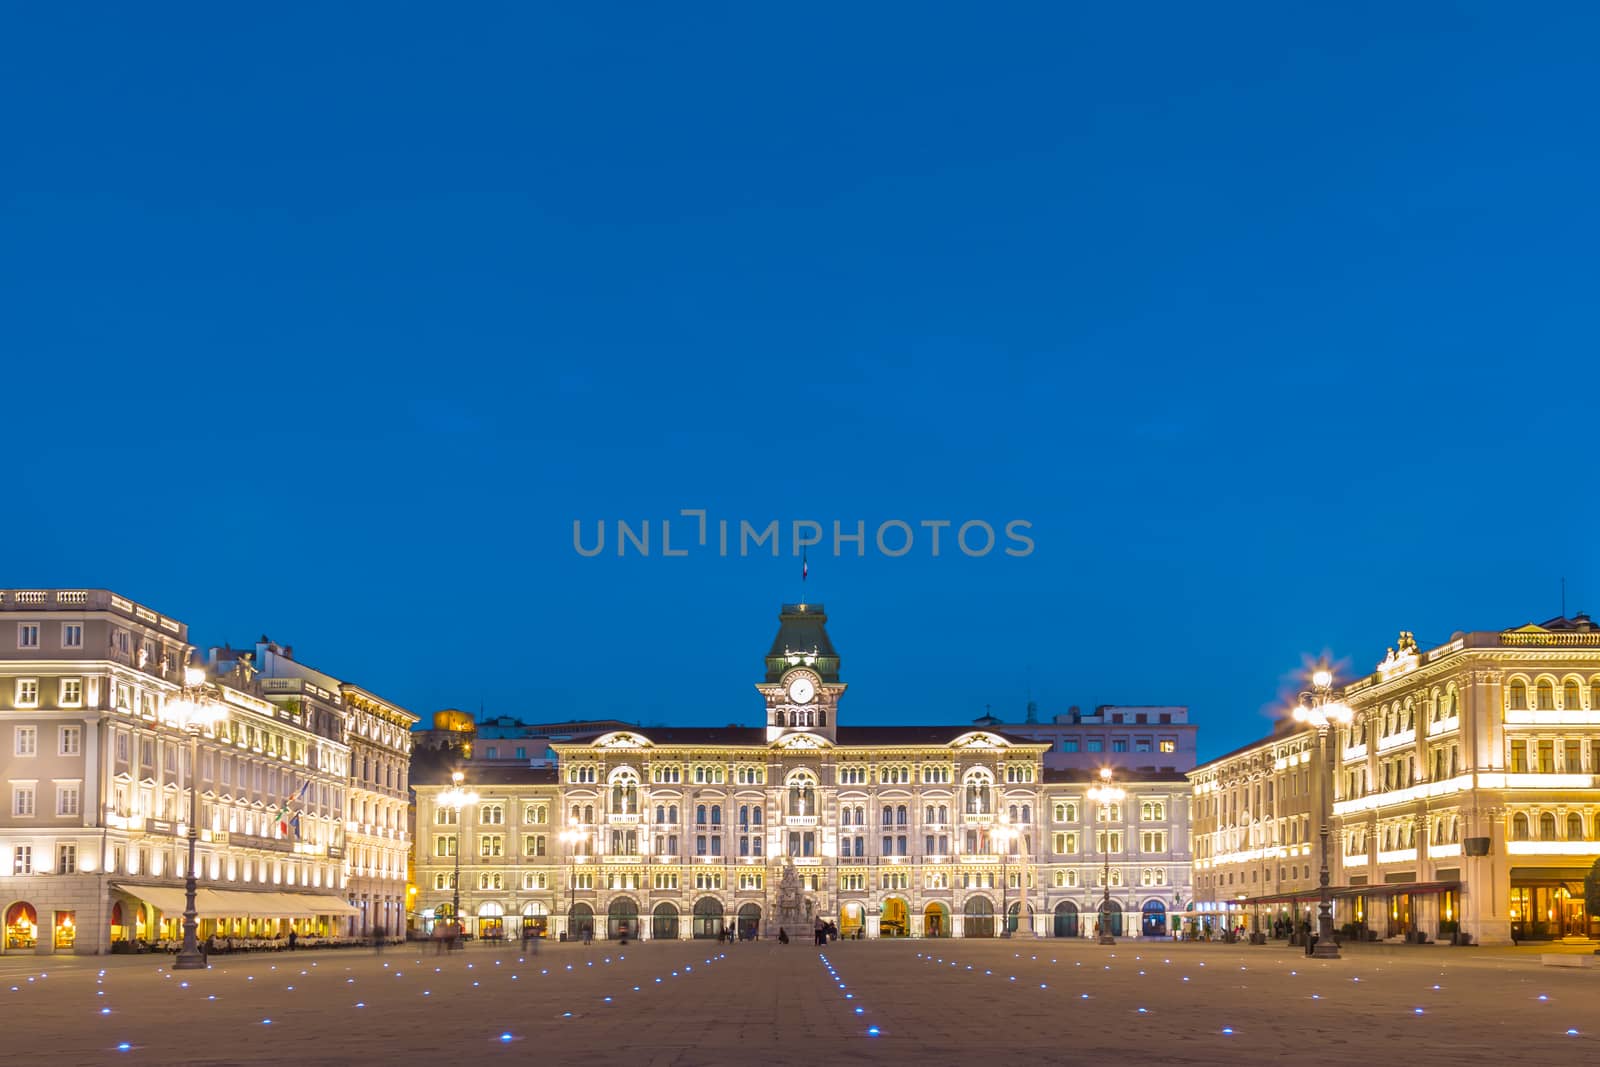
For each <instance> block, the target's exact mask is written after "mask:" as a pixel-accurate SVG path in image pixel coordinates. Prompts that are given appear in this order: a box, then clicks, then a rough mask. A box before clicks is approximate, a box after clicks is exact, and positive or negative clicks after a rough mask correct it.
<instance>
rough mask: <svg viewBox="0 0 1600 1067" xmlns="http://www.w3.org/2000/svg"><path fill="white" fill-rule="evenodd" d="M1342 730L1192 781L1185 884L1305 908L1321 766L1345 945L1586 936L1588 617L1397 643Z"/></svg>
mask: <svg viewBox="0 0 1600 1067" xmlns="http://www.w3.org/2000/svg"><path fill="white" fill-rule="evenodd" d="M1342 700H1343V701H1344V703H1345V704H1346V705H1348V706H1349V708H1350V709H1351V711H1352V713H1353V721H1352V722H1351V724H1350V725H1349V726H1348V727H1338V728H1336V729H1333V730H1330V732H1329V736H1328V739H1327V748H1328V749H1329V751H1328V752H1327V753H1323V752H1322V751H1321V745H1320V744H1319V739H1318V736H1317V733H1316V731H1314V730H1308V729H1305V728H1303V727H1301V726H1300V725H1299V724H1298V723H1285V724H1283V725H1282V726H1281V727H1280V729H1279V731H1278V732H1277V733H1275V734H1274V735H1273V736H1272V737H1270V738H1268V739H1265V740H1263V741H1260V742H1257V743H1255V744H1253V745H1248V746H1246V747H1245V748H1243V749H1240V750H1238V751H1237V752H1233V753H1229V754H1228V755H1226V756H1223V757H1221V758H1219V759H1216V760H1213V761H1211V762H1210V763H1207V764H1204V765H1202V766H1200V767H1198V768H1196V769H1195V770H1194V771H1193V772H1191V773H1190V775H1189V777H1190V780H1191V782H1192V783H1193V786H1194V797H1195V830H1196V851H1197V858H1196V878H1197V884H1198V889H1199V894H1200V896H1201V897H1202V899H1203V900H1204V901H1205V902H1207V903H1208V904H1211V905H1212V906H1215V907H1219V908H1220V907H1227V908H1233V909H1242V910H1245V911H1246V912H1256V911H1258V910H1261V909H1265V910H1266V911H1268V912H1272V911H1274V910H1279V909H1282V910H1289V911H1292V912H1293V913H1295V914H1298V915H1299V916H1300V917H1302V918H1304V917H1305V916H1306V914H1307V913H1308V911H1310V910H1312V909H1314V907H1315V902H1316V899H1317V895H1318V888H1317V886H1318V879H1317V872H1316V864H1317V863H1318V844H1317V835H1318V832H1319V829H1320V825H1321V820H1320V817H1319V812H1320V810H1321V809H1320V808H1319V805H1318V798H1319V796H1321V795H1322V794H1321V792H1320V790H1321V788H1322V787H1321V786H1320V785H1319V782H1321V781H1324V779H1322V776H1323V775H1326V774H1327V773H1328V771H1329V764H1330V763H1331V764H1332V767H1331V769H1332V786H1333V793H1332V802H1331V821H1330V824H1329V825H1330V828H1331V833H1330V839H1329V868H1330V874H1331V881H1332V884H1333V887H1334V890H1333V896H1334V917H1335V918H1334V921H1335V923H1336V924H1337V925H1339V926H1342V927H1345V928H1346V934H1347V935H1355V936H1361V937H1367V938H1376V939H1389V938H1415V937H1418V936H1426V937H1428V938H1429V939H1433V940H1439V939H1444V940H1448V939H1450V938H1451V937H1453V936H1456V935H1458V934H1465V935H1469V936H1470V937H1472V938H1473V939H1474V940H1475V941H1476V942H1478V943H1480V944H1500V943H1509V942H1510V941H1511V940H1513V939H1516V940H1553V939H1558V938H1563V937H1586V936H1593V934H1594V933H1595V932H1596V930H1597V928H1600V923H1597V918H1600V917H1596V916H1593V915H1590V914H1589V913H1588V911H1587V909H1586V908H1585V906H1584V894H1583V880H1584V875H1585V874H1586V873H1587V871H1588V870H1589V868H1590V866H1591V865H1592V864H1593V863H1594V861H1595V859H1596V858H1597V857H1600V626H1596V625H1595V623H1594V622H1593V621H1592V620H1591V619H1589V618H1588V617H1587V616H1584V615H1578V616H1576V617H1574V618H1570V619H1569V618H1555V619H1550V620H1548V621H1546V622H1543V623H1540V624H1528V625H1525V626H1520V627H1516V628H1514V629H1509V630H1500V631H1477V632H1472V633H1456V634H1454V635H1452V637H1451V639H1450V640H1449V641H1446V642H1445V643H1443V644H1441V645H1439V646H1437V647H1435V648H1431V649H1422V648H1419V647H1418V646H1417V644H1416V642H1415V640H1414V639H1413V638H1412V635H1411V634H1410V633H1409V632H1405V633H1402V634H1401V635H1400V640H1399V641H1398V643H1397V645H1396V647H1395V648H1391V649H1389V652H1388V655H1387V656H1385V658H1384V659H1383V660H1382V661H1381V662H1379V663H1378V665H1377V667H1376V668H1375V669H1374V670H1373V672H1372V673H1370V674H1368V675H1367V676H1366V677H1363V678H1359V679H1357V680H1355V681H1353V682H1351V683H1349V684H1348V685H1347V686H1345V688H1344V690H1343V693H1342Z"/></svg>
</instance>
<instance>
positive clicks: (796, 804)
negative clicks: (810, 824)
mask: <svg viewBox="0 0 1600 1067" xmlns="http://www.w3.org/2000/svg"><path fill="white" fill-rule="evenodd" d="M816 813H817V787H816V779H814V778H812V777H811V775H810V774H808V773H806V772H803V771H802V772H799V773H797V774H796V775H795V776H794V777H792V778H790V779H789V814H790V815H815V814H816Z"/></svg>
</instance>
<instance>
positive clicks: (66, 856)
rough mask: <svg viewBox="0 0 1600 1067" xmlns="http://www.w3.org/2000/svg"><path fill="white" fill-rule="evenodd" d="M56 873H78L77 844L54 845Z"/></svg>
mask: <svg viewBox="0 0 1600 1067" xmlns="http://www.w3.org/2000/svg"><path fill="white" fill-rule="evenodd" d="M56 873H57V874H77V873H78V846H77V845H57V846H56Z"/></svg>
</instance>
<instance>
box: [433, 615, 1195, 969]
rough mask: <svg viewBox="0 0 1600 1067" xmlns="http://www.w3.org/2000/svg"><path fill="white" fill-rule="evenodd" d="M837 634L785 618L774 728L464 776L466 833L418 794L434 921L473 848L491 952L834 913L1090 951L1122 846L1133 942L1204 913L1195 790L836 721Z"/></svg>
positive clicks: (994, 743)
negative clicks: (1195, 911) (495, 945)
mask: <svg viewBox="0 0 1600 1067" xmlns="http://www.w3.org/2000/svg"><path fill="white" fill-rule="evenodd" d="M825 621H826V616H825V614H823V611H822V606H821V605H815V604H812V605H786V606H785V607H784V609H783V611H782V612H781V613H780V620H779V633H778V636H777V638H776V639H775V641H774V642H773V646H772V648H771V650H770V651H769V653H768V655H767V661H766V662H767V672H766V675H765V677H764V679H763V680H762V681H761V682H759V683H757V690H758V692H759V693H760V695H761V697H762V700H763V704H764V705H765V719H766V721H765V724H764V725H757V726H749V727H738V726H734V727H726V728H713V729H700V728H649V729H628V730H617V731H612V732H609V733H607V734H604V735H602V736H600V737H598V738H594V739H592V740H589V741H574V742H572V743H557V744H555V745H553V746H552V747H553V749H554V751H555V752H556V754H557V760H556V762H555V764H554V765H553V766H546V767H524V768H514V767H513V768H508V767H505V766H503V765H502V766H493V765H488V764H485V763H482V762H478V761H472V760H468V761H465V762H464V763H463V764H461V770H462V772H463V775H464V779H465V782H464V784H465V786H466V787H468V788H470V789H473V790H474V791H475V792H477V794H478V802H477V803H476V804H475V805H473V806H471V807H470V808H468V809H467V810H466V811H465V812H464V813H463V815H462V821H461V823H460V824H459V825H457V824H456V822H455V814H454V812H453V811H452V810H451V809H449V808H447V807H441V806H440V804H439V802H438V797H439V793H440V792H441V790H443V789H444V788H447V787H448V784H449V783H448V781H447V780H445V779H446V775H444V774H440V775H439V776H438V778H437V780H434V781H427V782H424V781H420V780H419V781H418V782H417V783H416V794H417V825H418V831H417V836H418V841H417V859H416V868H417V884H418V898H417V916H416V917H417V921H418V924H419V925H420V926H421V927H422V928H424V929H427V928H429V926H430V925H431V924H432V923H433V922H435V921H436V920H438V919H439V918H440V917H442V916H445V915H448V913H449V910H450V908H451V907H452V903H453V896H454V892H453V887H452V881H451V879H452V875H453V872H454V868H455V855H454V852H453V850H454V849H457V848H459V849H460V861H461V886H460V895H461V910H462V913H463V919H464V922H465V924H466V926H467V929H468V930H469V931H470V932H472V933H474V934H475V935H476V936H480V937H515V936H518V935H519V934H520V931H521V929H522V926H523V922H524V919H525V918H526V920H527V922H528V925H530V926H532V927H533V928H534V929H538V930H544V931H546V932H548V933H550V934H552V935H555V936H560V935H561V934H563V933H567V932H569V931H570V932H573V933H577V932H578V931H581V930H582V929H583V928H584V927H586V926H587V927H589V928H591V929H592V931H593V932H594V934H595V935H596V936H599V937H615V936H620V935H621V933H622V931H623V930H624V929H626V930H628V931H629V932H630V933H631V935H632V936H643V937H646V938H666V939H672V938H692V937H716V936H720V935H722V934H723V933H724V932H727V931H736V932H737V934H738V936H744V937H750V936H761V937H771V936H775V935H776V933H777V931H778V929H779V927H780V926H783V927H785V928H786V929H789V932H790V933H791V934H794V933H799V934H800V935H801V936H803V935H804V933H805V932H807V931H808V930H809V929H810V927H811V925H812V923H813V922H814V921H815V920H816V919H817V918H822V919H825V920H828V921H832V922H834V923H836V924H837V925H838V926H839V929H840V932H841V934H842V935H843V936H846V937H849V936H854V935H856V934H857V933H858V932H859V933H860V934H861V936H865V937H897V936H899V937H904V936H909V937H950V936H956V937H960V936H969V937H970V936H977V937H991V936H998V935H999V934H1001V932H1002V931H1003V929H1004V928H1005V927H1006V926H1008V925H1009V926H1010V927H1011V929H1012V930H1013V931H1014V932H1018V933H1020V934H1023V935H1028V934H1037V935H1041V936H1049V935H1052V934H1059V935H1061V936H1082V935H1086V934H1088V933H1090V932H1092V930H1093V922H1092V917H1093V915H1094V914H1095V913H1097V912H1098V910H1099V908H1100V903H1101V899H1102V892H1103V891H1102V888H1101V883H1102V875H1103V874H1104V873H1105V866H1106V865H1105V863H1104V860H1105V858H1106V856H1105V852H1104V851H1103V850H1104V849H1111V850H1112V854H1111V860H1112V862H1111V864H1110V873H1111V877H1112V883H1113V884H1112V894H1111V895H1112V900H1113V901H1114V903H1115V904H1116V905H1117V907H1118V909H1119V913H1120V914H1122V915H1124V916H1126V920H1125V924H1124V925H1125V928H1126V930H1127V932H1129V933H1136V932H1138V930H1139V929H1140V928H1141V926H1142V923H1141V921H1140V920H1138V919H1136V918H1135V916H1142V915H1145V914H1148V915H1149V916H1150V918H1151V924H1150V926H1149V928H1148V929H1149V931H1150V932H1152V933H1155V934H1164V933H1165V932H1166V930H1167V926H1166V923H1165V915H1166V913H1168V912H1170V911H1172V910H1174V909H1175V908H1177V907H1181V906H1182V904H1184V903H1186V902H1187V901H1188V899H1189V898H1190V881H1189V872H1190V862H1189V860H1190V857H1189V851H1188V845H1189V842H1188V834H1187V820H1188V809H1189V790H1188V786H1187V783H1186V781H1185V780H1184V779H1183V778H1182V777H1181V776H1180V775H1167V776H1149V777H1147V778H1143V779H1131V780H1128V781H1125V782H1124V783H1123V784H1124V786H1125V787H1126V788H1127V789H1128V797H1127V799H1126V801H1125V802H1124V804H1123V805H1121V806H1120V807H1119V808H1118V809H1117V810H1115V811H1111V810H1107V811H1101V810H1099V809H1097V808H1096V807H1095V806H1094V805H1092V804H1090V803H1088V801H1087V799H1086V794H1085V789H1086V787H1087V786H1088V785H1089V776H1088V775H1087V774H1074V773H1072V772H1060V773H1059V774H1058V773H1056V772H1051V773H1050V774H1048V775H1047V773H1046V771H1045V768H1044V765H1043V755H1044V753H1045V752H1046V750H1047V749H1048V747H1049V746H1048V745H1047V744H1043V743H1034V742H1030V741H1027V740H1024V739H1021V738H1017V737H1013V736H1009V735H1007V734H1005V733H1002V732H1000V731H997V730H988V729H981V728H980V729H974V728H971V727H948V726H945V727H940V726H881V727H880V726H852V725H849V724H848V723H841V721H840V718H839V715H840V705H841V699H840V698H841V696H842V694H843V692H844V689H845V686H844V684H843V682H842V681H840V679H839V675H838V657H837V656H836V654H835V653H834V652H833V648H832V645H831V642H830V641H829V639H828V636H827V633H826V631H825V629H824V623H825ZM1174 825H1180V826H1181V827H1182V830H1181V832H1174ZM791 872H792V873H791ZM786 877H787V878H791V879H792V883H791V884H792V885H793V887H794V888H793V890H789V891H786V889H785V879H786ZM786 894H788V896H787V898H786ZM1002 915H1006V916H1009V921H1008V922H1002V920H1001V918H1000V916H1002ZM797 923H798V925H800V926H801V929H800V930H799V931H796V930H794V929H792V928H791V927H793V926H795V925H796V924H797Z"/></svg>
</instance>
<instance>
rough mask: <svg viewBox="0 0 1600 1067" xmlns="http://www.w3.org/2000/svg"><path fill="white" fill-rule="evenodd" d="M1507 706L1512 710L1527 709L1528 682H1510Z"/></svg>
mask: <svg viewBox="0 0 1600 1067" xmlns="http://www.w3.org/2000/svg"><path fill="white" fill-rule="evenodd" d="M1509 707H1510V709H1511V710H1512V711H1527V710H1528V683H1527V682H1524V681H1520V680H1519V681H1515V682H1512V683H1511V693H1510V697H1509Z"/></svg>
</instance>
